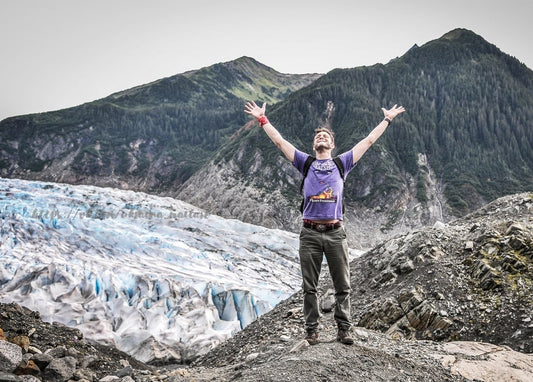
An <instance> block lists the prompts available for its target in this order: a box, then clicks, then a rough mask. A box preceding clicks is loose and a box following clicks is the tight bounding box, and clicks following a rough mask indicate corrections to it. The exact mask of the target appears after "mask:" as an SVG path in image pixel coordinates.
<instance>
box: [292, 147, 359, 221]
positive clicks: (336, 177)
mask: <svg viewBox="0 0 533 382" xmlns="http://www.w3.org/2000/svg"><path fill="white" fill-rule="evenodd" d="M308 156H309V154H306V153H303V152H301V151H299V150H296V151H295V153H294V162H292V164H293V165H294V167H296V168H297V169H298V171H300V174H302V175H303V170H304V164H305V161H306V160H307V157H308ZM339 158H340V159H341V161H342V164H343V165H344V177H345V178H346V175H348V173H349V172H350V171H351V170H352V169H353V168H354V163H353V151H352V150H350V151H347V152H345V153H343V154H341V155H339ZM343 192H344V182H343V179H341V175H340V173H339V169H338V168H337V165H336V164H335V162H333V159H317V160H315V161H314V162H313V163H312V164H311V167H310V168H309V172H308V173H307V176H306V178H305V181H304V188H303V194H304V210H303V218H304V219H309V220H330V219H339V220H342V193H343Z"/></svg>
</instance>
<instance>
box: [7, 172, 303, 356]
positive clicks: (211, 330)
mask: <svg viewBox="0 0 533 382" xmlns="http://www.w3.org/2000/svg"><path fill="white" fill-rule="evenodd" d="M297 248H298V236H297V234H294V233H290V232H285V231H281V230H275V229H267V228H264V227H260V226H255V225H252V224H247V223H243V222H240V221H238V220H232V219H225V218H221V217H218V216H215V215H210V214H207V213H206V212H205V211H203V210H201V209H200V208H197V207H194V206H192V205H189V204H187V203H184V202H182V201H179V200H176V199H172V198H169V197H160V196H154V195H149V194H145V193H140V192H133V191H127V190H119V189H112V188H101V187H95V186H84V185H76V186H74V185H68V184H59V183H50V182H39V181H28V180H20V179H4V178H0V259H1V267H0V301H1V302H16V303H19V304H20V305H23V306H26V307H28V308H30V309H32V310H37V311H39V312H40V314H41V317H42V318H43V320H45V321H49V322H60V323H62V324H65V325H67V326H70V327H76V328H78V329H80V331H81V332H82V333H83V335H84V336H85V337H86V338H88V339H91V340H94V341H98V342H100V343H104V344H109V345H113V346H115V347H117V348H118V349H120V350H123V351H125V352H127V353H128V354H130V355H132V356H134V357H135V358H137V359H139V360H141V361H143V362H153V363H155V362H159V361H161V362H169V361H173V362H188V361H190V360H192V359H194V358H195V357H197V356H198V355H200V354H203V353H205V352H207V351H208V350H210V349H211V348H213V347H214V346H216V345H217V344H219V343H220V342H222V341H224V340H225V339H227V338H229V337H231V336H232V335H233V334H235V333H236V332H237V331H239V330H241V329H242V328H244V327H246V326H247V325H248V324H249V323H250V322H252V321H253V320H254V319H256V318H257V317H259V316H260V315H262V314H264V313H266V312H268V311H269V310H271V309H272V308H273V307H274V306H275V305H276V304H277V303H279V302H280V301H281V300H283V299H286V298H287V297H289V296H290V295H291V294H293V293H294V292H296V291H297V290H298V289H299V288H300V285H301V274H300V269H299V262H298V250H297Z"/></svg>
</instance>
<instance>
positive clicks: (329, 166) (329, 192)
mask: <svg viewBox="0 0 533 382" xmlns="http://www.w3.org/2000/svg"><path fill="white" fill-rule="evenodd" d="M313 167H314V169H313V174H314V175H315V179H316V181H317V182H318V183H319V184H322V185H324V187H323V188H322V190H321V192H320V193H319V194H316V195H313V196H310V197H309V202H310V203H337V196H336V195H335V194H334V193H333V188H332V187H331V186H330V185H329V184H328V183H326V182H325V181H324V180H320V178H321V177H319V176H318V174H319V173H321V174H324V173H326V174H329V173H331V172H332V171H333V169H334V168H335V163H334V162H333V161H331V160H328V161H325V162H319V161H316V162H314V163H313Z"/></svg>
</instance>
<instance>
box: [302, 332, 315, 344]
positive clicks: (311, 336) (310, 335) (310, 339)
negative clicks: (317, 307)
mask: <svg viewBox="0 0 533 382" xmlns="http://www.w3.org/2000/svg"><path fill="white" fill-rule="evenodd" d="M305 340H306V341H307V342H309V345H316V344H317V343H318V332H317V331H316V330H311V331H309V332H307V336H305Z"/></svg>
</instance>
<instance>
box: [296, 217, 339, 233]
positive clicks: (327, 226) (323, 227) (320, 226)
mask: <svg viewBox="0 0 533 382" xmlns="http://www.w3.org/2000/svg"><path fill="white" fill-rule="evenodd" d="M304 227H305V228H311V229H314V230H315V231H318V232H326V231H331V230H332V229H337V228H339V227H342V222H341V221H338V222H336V223H315V222H313V221H311V220H304Z"/></svg>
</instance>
